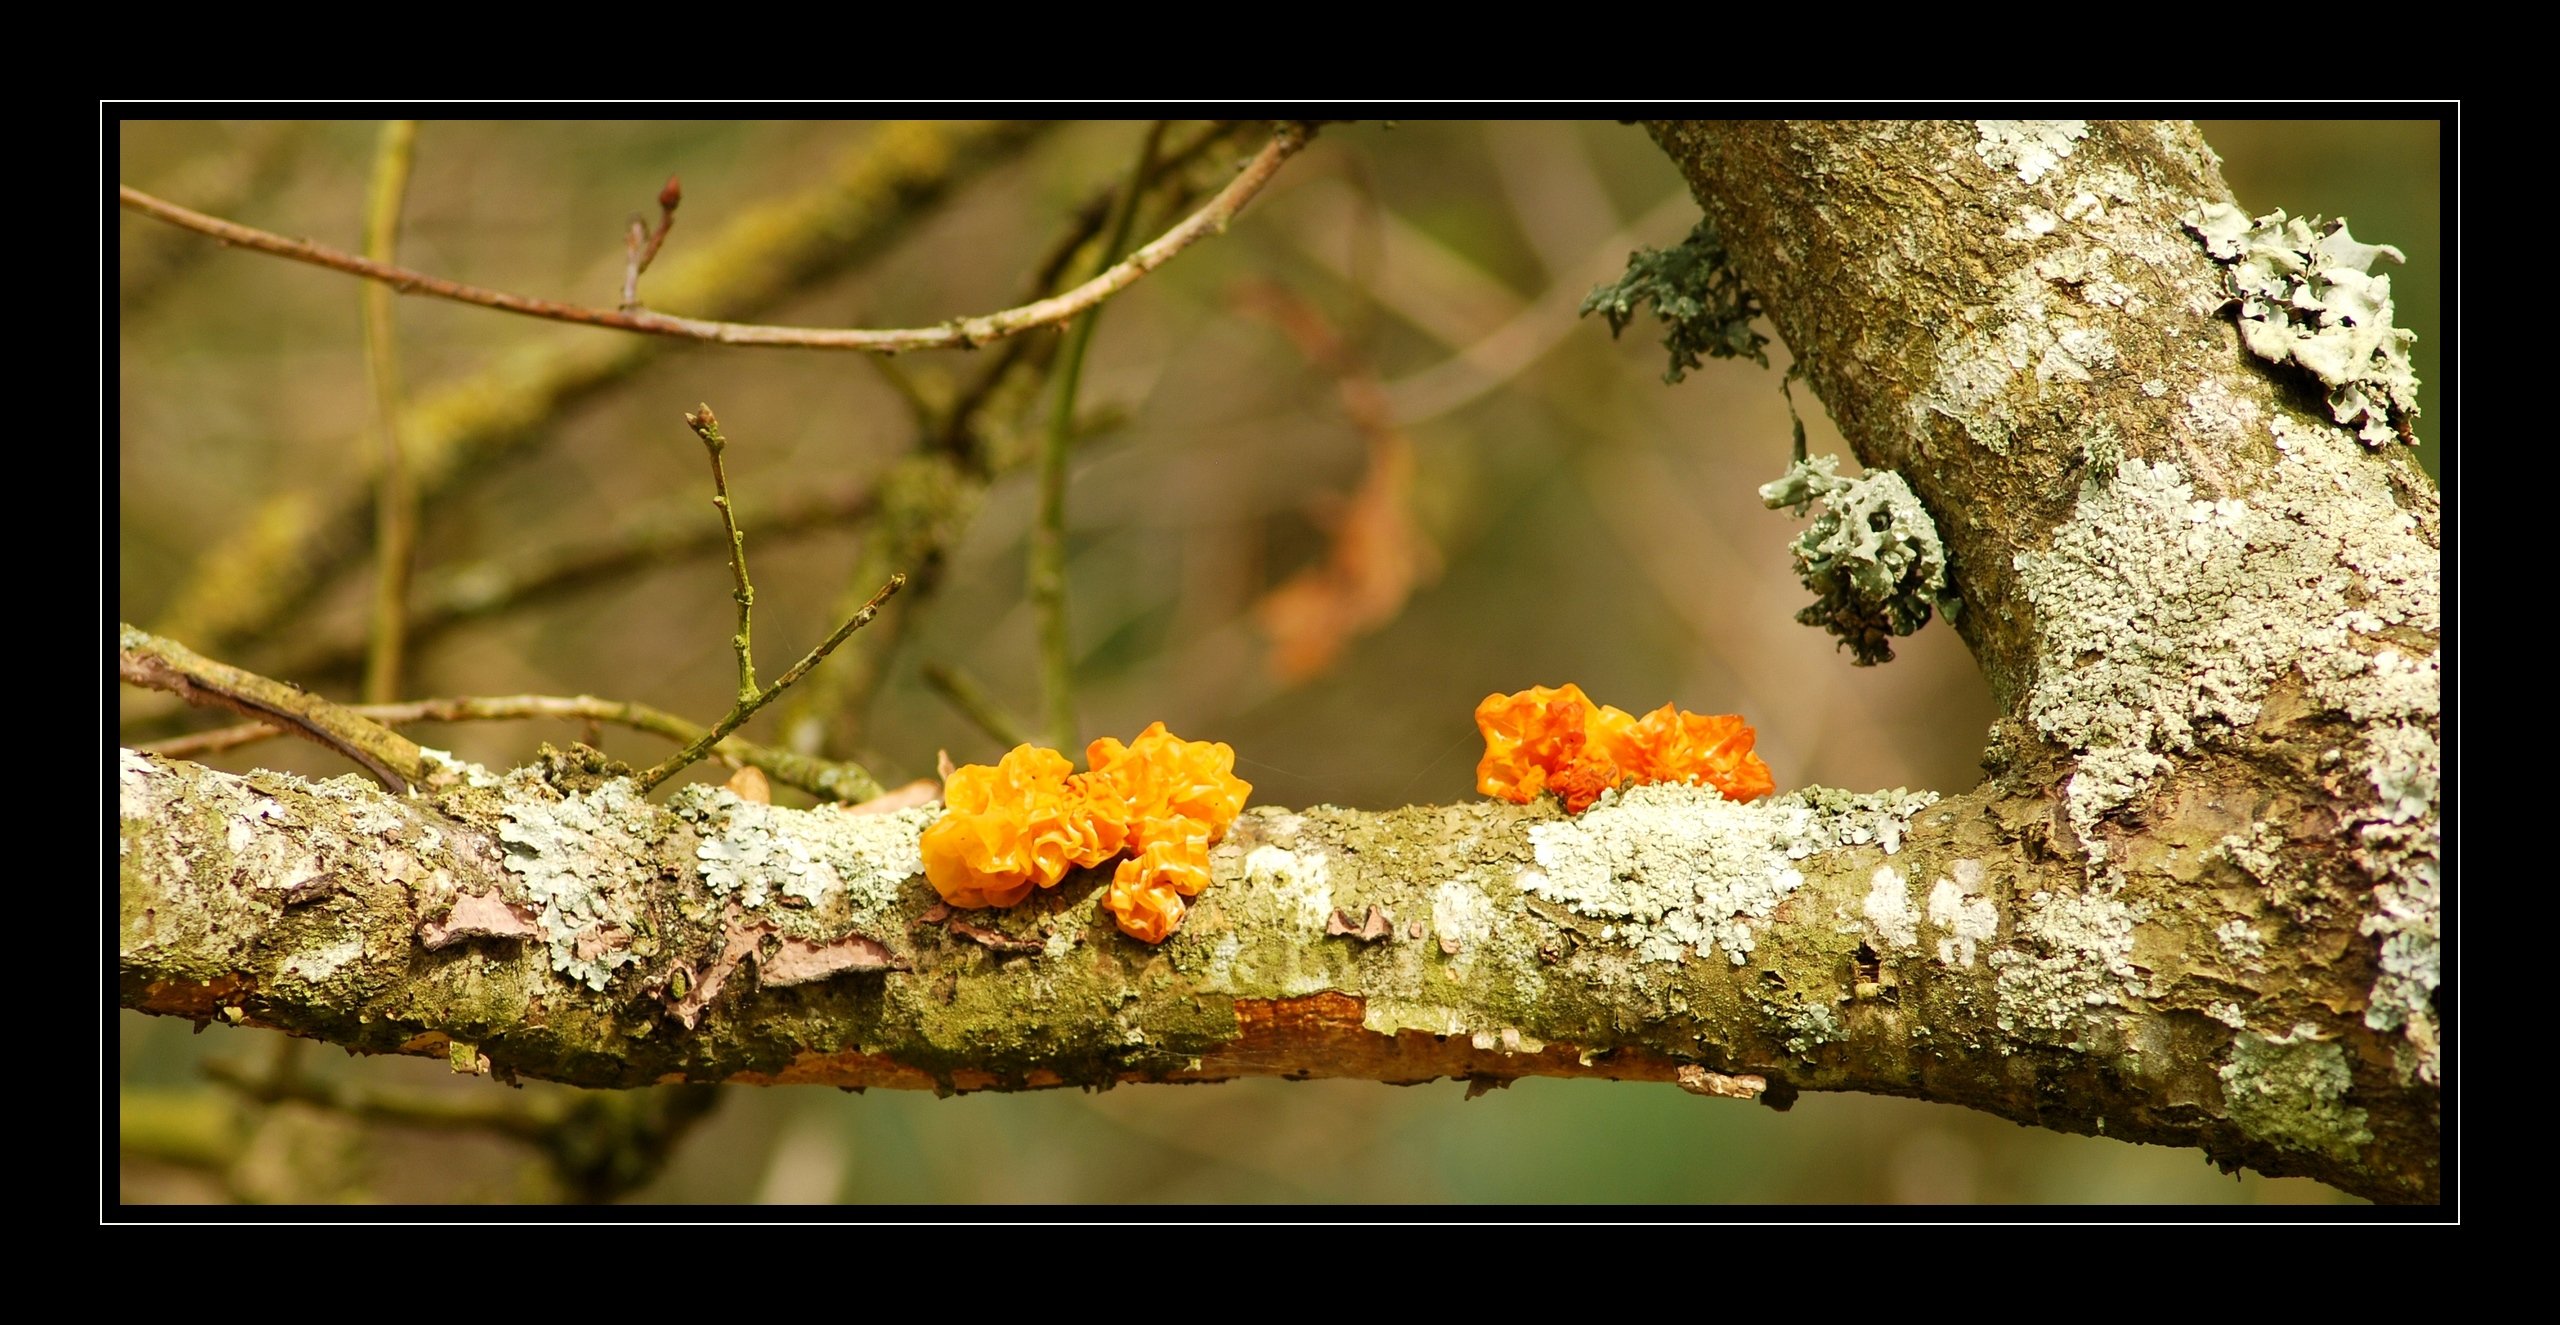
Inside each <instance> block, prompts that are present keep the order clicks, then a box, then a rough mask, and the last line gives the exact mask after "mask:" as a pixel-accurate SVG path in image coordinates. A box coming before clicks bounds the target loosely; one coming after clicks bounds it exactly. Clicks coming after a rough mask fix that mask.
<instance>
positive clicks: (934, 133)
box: [158, 121, 1046, 652]
mask: <svg viewBox="0 0 2560 1325" xmlns="http://www.w3.org/2000/svg"><path fill="white" fill-rule="evenodd" d="M1045 128H1046V125H1045V122H1040V121H1031V122H1001V121H999V122H993V123H988V122H976V121H922V122H917V121H905V122H898V123H892V124H888V125H884V126H882V127H881V129H880V130H879V131H878V132H877V133H875V134H873V135H872V136H871V137H870V138H869V139H868V140H866V141H865V142H864V143H863V144H862V145H861V146H860V147H858V148H856V149H855V150H853V151H852V152H850V153H848V154H847V155H846V157H845V159H844V160H843V161H842V162H841V163H839V164H838V165H837V166H836V167H835V168H834V169H833V170H832V171H830V172H829V175H828V178H827V179H826V180H825V181H824V182H823V183H821V184H819V185H817V186H814V187H812V188H810V189H807V190H805V191H803V192H801V193H798V194H793V195H789V196H785V197H781V198H776V199H773V200H770V201H767V202H764V203H761V204H759V205H756V206H754V207H752V208H749V209H748V210H747V211H746V212H745V213H744V214H743V215H741V216H739V217H738V219H737V220H735V221H733V222H731V223H730V224H729V225H727V226H726V227H723V228H722V229H721V230H720V232H719V233H717V234H714V235H711V236H709V237H707V238H705V237H702V236H696V239H695V241H693V242H689V243H688V244H687V245H685V246H683V248H682V250H681V251H680V252H678V253H676V254H674V255H672V256H671V257H670V258H669V259H668V260H667V261H666V262H665V263H663V264H661V265H660V266H659V267H658V268H657V270H656V271H655V272H654V273H653V274H652V275H651V277H650V287H651V289H652V290H653V291H655V293H656V295H657V297H658V298H660V299H663V300H666V301H668V302H670V303H678V304H685V305H689V306H694V307H700V308H704V309H707V310H712V311H715V312H717V313H719V314H720V315H722V316H731V317H734V316H743V315H746V314H751V313H755V312H759V311H761V310H763V309H766V308H770V307H772V306H774V305H775V304H777V303H779V302H781V301H783V300H785V299H789V298H793V297H796V296H798V295H802V294H805V293H806V292H807V291H808V290H809V289H810V288H811V287H812V286H813V285H814V284H816V283H817V282H820V281H823V280H825V279H826V278H828V277H830V276H833V275H836V274H838V273H840V272H843V271H846V270H848V269H852V268H858V267H860V266H861V265H862V264H864V263H866V262H868V261H869V260H871V259H872V258H875V257H877V256H878V255H879V254H880V253H882V252H883V251H885V250H886V249H887V247H888V246H889V244H890V243H891V242H893V241H894V240H895V239H896V238H897V237H899V236H900V235H903V234H905V233H906V232H907V223H908V222H910V221H912V220H913V219H914V218H915V216H916V215H917V214H918V213H919V212H921V211H923V210H924V209H926V208H928V207H930V206H932V205H933V204H935V203H937V202H940V201H941V200H942V199H943V198H945V197H946V196H948V195H949V194H950V193H951V192H952V191H954V190H955V189H957V188H959V187H960V186H961V185H963V184H965V183H966V182H968V181H969V180H970V179H972V178H974V177H976V176H977V175H979V174H982V173H984V172H985V171H987V170H989V169H991V168H993V167H994V166H996V165H998V164H1000V163H1002V162H1003V161H1005V160H1008V159H1010V158H1011V157H1012V156H1014V155H1015V154H1017V153H1019V152H1020V151H1021V150H1022V149H1023V148H1024V147H1026V146H1028V145H1029V144H1030V143H1031V142H1033V141H1035V140H1036V139H1037V138H1038V136H1039V135H1040V134H1041V133H1042V132H1043V131H1044V130H1045ZM675 344H677V342H675V341H671V340H666V339H661V338H658V337H650V336H612V337H584V338H574V339H572V340H569V341H567V342H561V341H558V340H553V339H546V340H542V341H538V342H535V343H531V344H525V345H519V346H516V347H514V348H512V349H509V350H507V351H505V352H503V353H500V354H498V355H495V356H493V357H492V360H491V362H490V363H489V364H488V366H487V367H486V368H484V369H483V370H481V371H479V372H475V373H473V374H471V375H469V376H466V377H463V378H460V379H458V380H455V381H453V382H449V383H447V384H445V385H444V386H442V387H439V388H436V389H433V390H428V391H421V392H417V393H415V394H413V396H412V397H411V399H410V402H409V404H408V406H407V407H406V408H405V409H404V410H403V411H402V412H401V419H400V435H401V437H402V438H403V439H404V440H405V442H406V443H407V447H406V449H407V452H408V455H409V459H410V461H411V464H412V466H413V473H414V477H415V480H416V486H417V498H418V501H419V503H420V505H421V506H422V507H423V508H430V509H431V508H433V507H434V506H435V505H436V504H437V503H438V502H439V501H441V500H442V499H443V498H444V497H446V496H447V495H449V494H451V493H452V492H454V491H455V490H457V489H458V488H460V487H461V486H462V484H463V483H464V482H465V481H466V480H467V479H468V478H470V477H471V476H474V475H478V474H484V473H486V472H487V471H488V470H489V469H490V467H491V466H493V465H495V464H496V463H497V462H499V461H500V460H502V459H504V458H506V457H507V456H509V455H512V454H514V453H516V452H518V451H521V450H523V449H525V448H528V447H531V446H535V445H538V444H540V443H542V442H545V441H548V440H550V439H552V438H554V437H556V436H558V435H559V429H558V428H556V427H555V426H553V425H554V424H555V423H556V422H557V421H558V419H559V418H560V416H561V415H562V414H563V413H564V412H566V411H567V410H569V409H571V408H572V407H574V406H576V405H578V404H579V403H580V402H582V401H585V400H587V399H588V398H589V397H591V396H593V395H594V394H595V393H597V392H598V391H600V390H602V389H604V388H605V387H607V386H609V385H611V384H612V383H614V382H616V381H619V380H621V379H622V378H624V377H626V376H628V375H630V374H631V373H634V372H636V371H638V370H639V369H640V368H641V367H643V366H644V365H646V364H648V363H650V362H651V361H653V360H654V359H655V358H656V357H657V356H658V355H660V354H662V353H664V352H665V351H666V350H667V349H669V348H670V347H672V346H674V345H675ZM361 442H362V439H361V438H358V439H356V440H355V441H354V442H351V443H349V444H348V446H347V447H346V448H345V449H346V451H347V453H348V454H350V455H359V454H362V453H363V451H364V448H363V446H362V445H361ZM371 512H372V493H371V484H370V482H369V480H366V479H364V478H363V477H362V476H360V475H351V476H349V478H348V479H347V480H346V481H344V482H340V483H337V484H336V485H335V486H330V487H302V488H294V489H291V490H288V491H285V492H282V493H279V494H278V495H276V496H275V497H272V498H270V499H269V500H267V501H266V502H265V503H264V504H263V505H261V506H260V507H259V508H258V509H257V510H256V511H255V512H253V513H251V514H250V515H249V516H247V517H246V518H244V519H243V520H242V521H241V524H240V529H239V532H238V533H236V534H234V535H233V536H232V537H230V538H229V539H228V540H226V541H224V542H222V543H219V544H216V545H215V546H213V547H210V548H207V549H206V550H205V551H204V553H203V554H202V555H201V556H199V557H198V558H197V564H196V570H195V573H194V574H193V575H192V576H190V577H189V578H188V580H187V582H186V583H185V584H184V585H183V586H182V587H181V588H180V589H179V591H178V593H177V595H176V596H175V598H174V599H173V600H172V601H171V602H170V604H169V606H168V607H167V608H166V609H165V610H164V611H163V612H162V614H161V617H160V624H159V627H158V632H159V633H160V634H163V635H168V636H171V637H173V638H176V639H183V640H189V641H192V642H193V643H194V644H195V645H196V646H197V647H199V648H204V649H211V650H214V651H216V652H224V651H228V650H231V649H232V648H233V647H234V646H235V645H237V644H239V643H241V642H242V641H245V640H253V639H263V638H265V637H266V636H267V635H268V634H270V633H271V632H272V631H274V629H275V628H276V626H277V625H278V623H281V622H284V621H287V620H289V619H292V617H293V615H294V614H295V613H296V612H298V611H300V610H301V609H302V608H303V607H304V606H306V605H308V603H309V602H310V601H311V599H312V597H313V596H314V595H315V594H317V593H318V592H319V590H320V589H321V588H323V587H324V586H325V585H327V584H328V583H329V582H330V580H331V577H332V576H333V575H334V574H335V573H337V572H338V571H339V570H341V569H342V568H346V567H349V566H353V565H355V564H358V556H359V553H360V552H361V550H362V549H363V547H364V543H365V539H366V537H367V531H368V529H369V528H370V524H369V519H368V517H369V516H370V514H371Z"/></svg>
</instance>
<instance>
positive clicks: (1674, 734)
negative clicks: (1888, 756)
mask: <svg viewBox="0 0 2560 1325" xmlns="http://www.w3.org/2000/svg"><path fill="white" fill-rule="evenodd" d="M1476 729H1477V730H1478V731H1481V732H1483V733H1484V758H1483V759H1481V760H1479V761H1477V763H1476V790H1478V791H1480V792H1483V793H1484V794H1485V795H1487V796H1499V797H1501V798H1502V799H1504V800H1507V801H1517V802H1520V803H1521V804H1524V805H1525V804H1527V803H1528V802H1530V801H1533V800H1536V799H1537V798H1538V793H1539V792H1541V791H1552V792H1554V793H1556V795H1557V796H1558V797H1559V798H1561V799H1562V800H1563V801H1564V807H1565V809H1566V810H1567V811H1568V812H1570V813H1573V814H1580V813H1582V812H1583V811H1584V810H1586V809H1589V808H1590V807H1591V803H1592V802H1593V801H1596V800H1598V799H1600V794H1601V793H1602V792H1605V791H1608V790H1610V789H1612V788H1614V787H1619V786H1641V785H1643V784H1645V783H1648V782H1694V783H1700V784H1703V785H1705V786H1710V787H1713V788H1715V789H1716V790H1717V791H1718V792H1720V793H1722V794H1723V796H1724V797H1725V799H1727V800H1735V801H1747V800H1755V799H1758V798H1759V797H1762V796H1766V795H1768V794H1769V793H1770V792H1772V791H1775V790H1777V786H1778V784H1777V780H1776V779H1775V778H1772V777H1771V776H1770V774H1769V766H1768V765H1767V764H1765V763H1762V762H1761V760H1760V756H1758V755H1756V754H1753V753H1751V744H1752V741H1753V740H1754V739H1755V738H1754V735H1753V733H1752V730H1751V728H1750V727H1749V726H1747V725H1745V724H1744V723H1743V721H1742V719H1741V717H1740V716H1738V715H1736V714H1731V713H1721V714H1705V713H1690V712H1686V711H1684V710H1680V709H1675V708H1673V707H1672V706H1671V705H1669V704H1665V705H1663V706H1662V707H1661V708H1658V709H1655V710H1654V711H1653V712H1651V713H1648V714H1646V715H1644V716H1643V717H1641V718H1638V717H1635V716H1634V715H1632V714H1629V713H1628V712H1627V711H1626V710H1624V709H1620V708H1614V707H1612V706H1609V705H1606V704H1594V703H1592V702H1591V700H1590V698H1589V697H1588V696H1586V695H1584V694H1583V693H1582V687H1580V686H1574V685H1568V686H1560V687H1558V688H1555V689H1552V690H1550V689H1548V688H1547V687H1545V686H1532V687H1530V688H1529V689H1527V690H1523V691H1521V692H1519V693H1518V694H1513V695H1487V696H1485V697H1484V702H1483V703H1481V704H1478V705H1476Z"/></svg>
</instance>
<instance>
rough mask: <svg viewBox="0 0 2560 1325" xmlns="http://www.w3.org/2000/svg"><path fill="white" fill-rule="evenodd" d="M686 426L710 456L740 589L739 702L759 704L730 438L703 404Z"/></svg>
mask: <svg viewBox="0 0 2560 1325" xmlns="http://www.w3.org/2000/svg"><path fill="white" fill-rule="evenodd" d="M684 423H685V426H686V427H688V428H691V429H693V434H694V436H696V437H699V438H701V439H702V448H703V449H704V450H706V451H709V452H710V453H711V504H712V505H714V506H717V507H719V508H720V523H721V524H722V525H724V526H725V527H726V528H727V529H728V531H729V570H730V572H731V574H732V575H733V576H734V577H735V578H736V579H737V582H738V587H737V589H736V591H735V592H733V593H732V594H731V595H730V596H731V597H733V598H735V599H737V601H738V633H737V634H735V635H732V636H730V637H729V647H730V648H732V649H735V650H737V653H738V702H739V703H740V704H753V703H754V702H756V657H755V636H754V632H753V631H752V629H751V628H750V627H751V625H752V622H753V618H754V615H755V606H756V587H755V585H753V584H751V583H749V582H748V580H747V536H746V535H745V534H742V533H740V532H738V514H737V512H736V511H734V510H732V509H730V506H729V472H728V470H727V469H725V468H724V467H722V465H721V463H720V456H721V454H722V453H723V452H725V451H727V450H728V449H729V439H728V438H726V437H723V436H721V435H720V420H719V419H718V418H717V417H715V416H713V414H712V413H711V407H710V406H709V405H704V406H703V407H702V409H701V411H700V412H699V413H694V414H687V415H685V416H684Z"/></svg>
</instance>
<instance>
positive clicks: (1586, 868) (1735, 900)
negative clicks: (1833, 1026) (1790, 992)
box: [1517, 782, 1937, 966]
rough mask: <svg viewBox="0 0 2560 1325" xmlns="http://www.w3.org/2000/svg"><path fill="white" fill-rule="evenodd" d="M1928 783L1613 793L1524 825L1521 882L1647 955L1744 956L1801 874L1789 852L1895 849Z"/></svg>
mask: <svg viewBox="0 0 2560 1325" xmlns="http://www.w3.org/2000/svg"><path fill="white" fill-rule="evenodd" d="M1936 801H1937V796H1936V795H1935V794H1934V793H1930V792H1906V791H1902V790H1899V789H1897V790H1894V791H1890V792H1877V793H1871V794H1866V795H1856V794H1852V793H1849V792H1843V791H1835V790H1832V789H1829V788H1808V789H1806V790H1803V791H1796V792H1790V793H1788V794H1787V795H1784V796H1780V797H1777V798H1775V799H1774V800H1761V801H1755V802H1753V803H1751V804H1748V805H1741V804H1736V803H1734V802H1732V801H1728V800H1726V799H1724V798H1723V797H1722V796H1720V795H1718V794H1717V793H1716V792H1715V791H1714V789H1712V788H1708V787H1700V786H1691V785H1687V784H1681V783H1667V782H1666V783H1655V784H1653V785H1650V786H1642V787H1636V788H1633V789H1630V790H1627V791H1623V792H1614V793H1611V794H1610V795H1608V796H1604V797H1602V798H1601V800H1600V802H1599V803H1598V804H1596V805H1594V806H1592V807H1591V808H1590V809H1588V810H1586V811H1584V812H1583V813H1582V814H1581V815H1580V816H1579V817H1577V818H1574V819H1570V820H1562V821H1558V822H1553V823H1541V824H1537V825H1534V826H1532V827H1531V828H1530V830H1529V838H1530V842H1531V846H1532V850H1533V853H1534V855H1535V857H1536V860H1537V867H1536V868H1534V869H1526V870H1522V871H1521V872H1520V874H1519V876H1518V879H1517V882H1518V884H1519V886H1520V888H1521V889H1523V890H1524V891H1527V892H1529V893H1532V894H1534V895H1536V896H1538V897H1541V898H1544V899H1546V900H1547V901H1550V902H1554V903H1557V904H1559V905H1561V906H1564V907H1567V908H1569V909H1571V910H1573V911H1575V912H1578V913H1580V914H1582V915H1586V916H1590V917H1593V918H1595V919H1600V920H1606V921H1610V922H1612V925H1611V933H1612V937H1614V938H1615V939H1616V940H1617V941H1619V942H1622V943H1624V944H1626V945H1627V946H1628V947H1629V948H1630V949H1632V950H1633V951H1634V953H1635V954H1636V955H1637V956H1638V957H1641V958H1643V959H1646V960H1649V961H1663V962H1676V961H1679V960H1681V959H1682V958H1684V957H1687V956H1689V955H1691V954H1693V953H1694V954H1696V955H1698V956H1702V957H1703V956H1707V955H1710V954H1711V953H1713V952H1714V951H1715V950H1716V949H1717V948H1718V947H1719V946H1721V947H1722V948H1723V950H1724V952H1725V955H1726V956H1727V958H1728V959H1729V960H1731V961H1732V962H1733V963H1734V964H1735V965H1737V966H1739V965H1741V964H1742V963H1743V962H1745V961H1746V960H1748V959H1749V956H1750V953H1751V950H1752V948H1753V946H1754V943H1755V938H1754V934H1753V927H1754V926H1755V925H1756V924H1758V923H1759V922H1762V921H1765V920H1766V919H1767V918H1768V917H1769V915H1770V913H1771V912H1773V911H1775V910H1777V908H1778V904H1779V903H1780V902H1783V901H1785V900H1786V898H1787V895H1788V894H1790V893H1792V892H1794V891H1795V890H1796V889H1797V888H1798V887H1800V886H1802V884H1803V883H1804V875H1803V873H1802V872H1801V871H1799V870H1798V869H1797V868H1796V867H1795V862H1796V861H1799V860H1802V859H1804V858H1805V857H1807V856H1810V855H1812V854H1814V853H1816V852H1819V851H1826V850H1830V849H1832V848H1834V847H1840V846H1858V845H1869V844H1873V845H1877V846H1881V847H1882V848H1883V849H1884V850H1885V852H1886V853H1887V854H1891V853H1893V852H1895V851H1897V850H1899V849H1900V848H1901V845H1902V838H1903V834H1904V833H1905V831H1906V830H1907V829H1908V827H1909V824H1910V819H1911V816H1912V815H1913V814H1916V813H1918V812H1919V811H1920V810H1921V809H1923V808H1925V807H1927V806H1929V805H1932V804H1934V803H1936Z"/></svg>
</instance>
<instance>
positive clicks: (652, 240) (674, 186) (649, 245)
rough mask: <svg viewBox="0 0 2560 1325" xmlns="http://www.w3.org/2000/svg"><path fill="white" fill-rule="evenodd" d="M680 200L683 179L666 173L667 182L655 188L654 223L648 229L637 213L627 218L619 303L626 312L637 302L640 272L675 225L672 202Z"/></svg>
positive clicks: (636, 306) (651, 259)
mask: <svg viewBox="0 0 2560 1325" xmlns="http://www.w3.org/2000/svg"><path fill="white" fill-rule="evenodd" d="M683 201H684V181H682V180H679V179H677V178H676V177H675V176H673V175H669V176H667V186H666V187H665V188H662V189H660V190H658V225H657V228H656V229H654V230H653V229H651V228H649V227H648V226H647V225H645V224H643V223H642V222H641V220H640V218H639V217H637V216H634V217H632V218H631V244H630V249H629V253H628V256H627V257H626V258H625V259H624V261H623V264H622V307H623V311H625V312H628V311H630V310H632V309H635V308H638V307H639V306H640V273H642V272H644V271H647V270H649V264H650V263H652V262H655V261H657V260H658V250H659V248H661V247H662V246H664V245H665V244H666V242H667V232H668V231H670V230H673V229H675V228H676V206H677V204H679V203H681V202H683Z"/></svg>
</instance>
